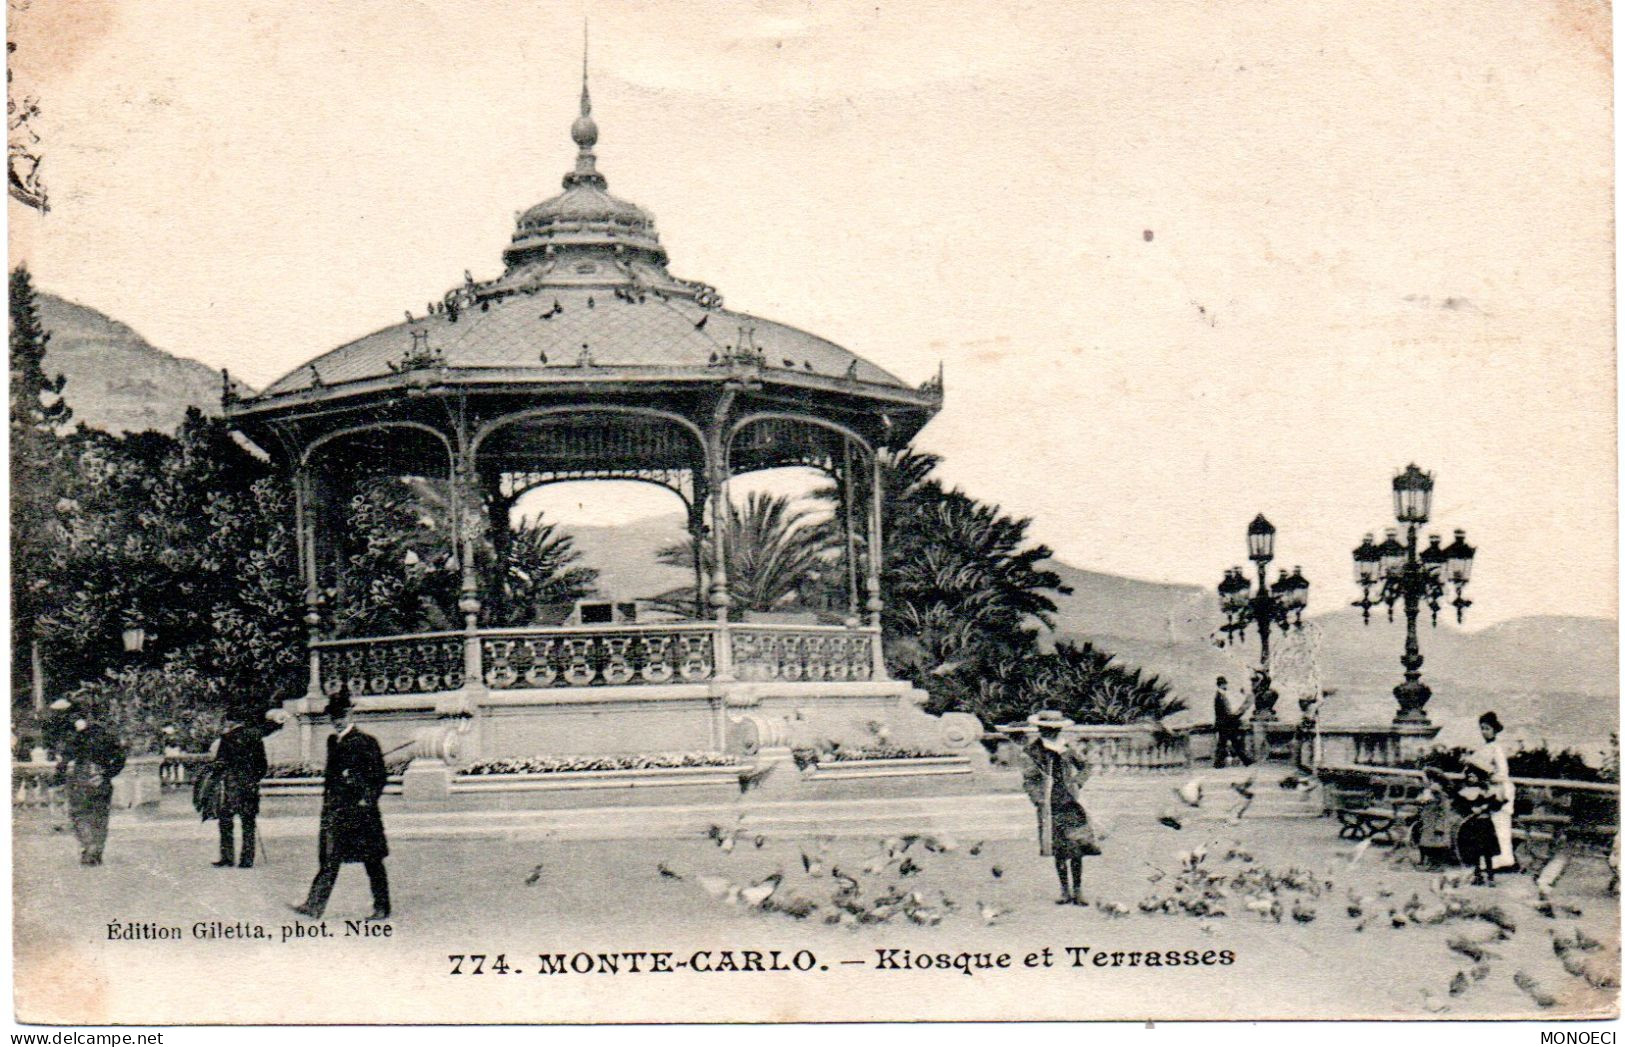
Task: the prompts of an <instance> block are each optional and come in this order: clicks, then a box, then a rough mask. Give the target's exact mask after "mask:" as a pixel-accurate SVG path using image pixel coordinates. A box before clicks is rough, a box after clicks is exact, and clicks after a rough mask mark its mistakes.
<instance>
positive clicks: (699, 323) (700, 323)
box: [694, 313, 711, 331]
mask: <svg viewBox="0 0 1625 1047" xmlns="http://www.w3.org/2000/svg"><path fill="white" fill-rule="evenodd" d="M709 319H711V314H710V313H706V314H705V315H704V316H702V317H700V318H699V319H698V320H695V321H694V330H696V331H703V330H705V322H706V321H707V320H709Z"/></svg>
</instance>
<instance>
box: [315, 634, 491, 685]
mask: <svg viewBox="0 0 1625 1047" xmlns="http://www.w3.org/2000/svg"><path fill="white" fill-rule="evenodd" d="M311 650H312V654H313V656H314V657H315V659H316V660H317V674H318V677H319V679H320V680H321V688H322V692H323V693H324V694H329V695H333V694H337V693H339V691H341V690H344V689H345V688H346V687H348V688H349V690H350V693H351V694H353V695H374V694H435V693H437V692H440V691H455V690H457V689H458V688H459V687H461V686H463V665H464V662H463V634H462V633H451V632H442V633H414V634H410V635H406V636H381V637H376V638H366V639H354V640H318V641H316V642H315V643H314V644H313V645H312V647H311Z"/></svg>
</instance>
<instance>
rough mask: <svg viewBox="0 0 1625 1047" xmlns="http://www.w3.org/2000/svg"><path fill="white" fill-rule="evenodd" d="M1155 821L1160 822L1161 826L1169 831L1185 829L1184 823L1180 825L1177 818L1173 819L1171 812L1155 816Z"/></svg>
mask: <svg viewBox="0 0 1625 1047" xmlns="http://www.w3.org/2000/svg"><path fill="white" fill-rule="evenodd" d="M1157 821H1159V822H1161V823H1162V824H1163V825H1166V826H1167V827H1168V828H1170V829H1183V828H1185V826H1184V823H1182V822H1181V821H1180V820H1179V819H1178V818H1176V817H1174V813H1173V812H1172V811H1163V812H1162V813H1161V814H1159V815H1157Z"/></svg>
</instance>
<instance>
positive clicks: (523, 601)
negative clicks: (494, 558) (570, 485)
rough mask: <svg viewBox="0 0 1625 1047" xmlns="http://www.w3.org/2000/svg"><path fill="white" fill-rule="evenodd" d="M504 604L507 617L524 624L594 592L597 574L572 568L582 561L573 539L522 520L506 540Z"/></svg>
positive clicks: (538, 522)
mask: <svg viewBox="0 0 1625 1047" xmlns="http://www.w3.org/2000/svg"><path fill="white" fill-rule="evenodd" d="M506 552H507V556H506V557H505V563H504V565H503V566H504V568H505V575H504V578H503V602H504V605H505V606H506V607H507V609H508V612H509V616H510V617H512V618H515V619H516V620H518V621H521V622H523V623H525V624H536V623H539V622H541V621H542V620H543V619H544V618H548V617H551V614H550V609H551V608H557V607H561V606H568V605H569V604H572V603H574V602H575V601H576V600H579V599H581V598H582V597H584V596H589V595H591V594H592V593H593V591H594V587H595V583H596V582H597V581H598V572H597V571H596V570H594V569H592V568H590V567H576V566H572V565H573V564H574V563H575V562H576V561H577V560H579V559H580V558H581V554H580V553H579V552H578V551H576V548H575V540H574V539H573V538H571V537H570V536H569V535H567V534H560V533H559V532H558V525H556V524H550V523H543V522H542V521H541V518H540V517H538V518H536V519H534V520H521V521H520V522H519V524H518V525H517V526H516V527H514V528H513V530H512V532H511V533H510V535H509V538H508V548H507V550H506Z"/></svg>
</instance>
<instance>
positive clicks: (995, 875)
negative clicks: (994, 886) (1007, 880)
mask: <svg viewBox="0 0 1625 1047" xmlns="http://www.w3.org/2000/svg"><path fill="white" fill-rule="evenodd" d="M988 871H989V872H991V873H992V874H993V878H994V879H995V880H997V879H999V878H1000V877H1001V876H1003V875H1004V869H1003V868H1001V867H1000V866H997V865H995V866H994V867H993V868H992V869H990V870H988Z"/></svg>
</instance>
